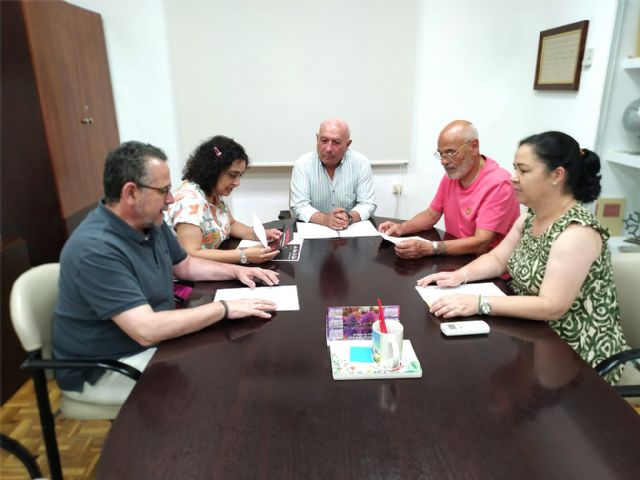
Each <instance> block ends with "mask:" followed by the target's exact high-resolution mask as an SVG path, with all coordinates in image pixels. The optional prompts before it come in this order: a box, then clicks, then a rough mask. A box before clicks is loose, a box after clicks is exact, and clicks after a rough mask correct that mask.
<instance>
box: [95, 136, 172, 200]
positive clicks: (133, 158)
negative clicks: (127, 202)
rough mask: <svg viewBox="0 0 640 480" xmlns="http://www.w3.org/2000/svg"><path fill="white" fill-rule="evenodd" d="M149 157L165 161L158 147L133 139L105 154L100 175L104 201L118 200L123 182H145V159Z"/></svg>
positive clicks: (165, 157)
mask: <svg viewBox="0 0 640 480" xmlns="http://www.w3.org/2000/svg"><path fill="white" fill-rule="evenodd" d="M150 158H157V159H159V160H162V161H164V162H166V161H167V156H166V155H165V153H164V152H163V151H162V150H160V149H159V148H158V147H154V146H153V145H151V144H149V143H142V142H135V141H131V142H124V143H122V144H120V146H118V147H116V148H114V149H113V150H111V151H110V152H109V153H108V154H107V158H106V160H105V162H104V172H103V175H102V185H103V187H104V198H105V201H106V203H108V204H111V203H117V202H119V201H120V193H121V192H122V187H123V186H124V184H125V183H127V182H133V183H135V184H139V183H146V182H145V180H147V178H146V177H147V161H148V160H149V159H150Z"/></svg>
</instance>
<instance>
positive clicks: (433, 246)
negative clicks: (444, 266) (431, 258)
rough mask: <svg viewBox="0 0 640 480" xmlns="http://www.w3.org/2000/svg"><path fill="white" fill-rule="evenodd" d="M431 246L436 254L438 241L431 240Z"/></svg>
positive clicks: (438, 249)
mask: <svg viewBox="0 0 640 480" xmlns="http://www.w3.org/2000/svg"><path fill="white" fill-rule="evenodd" d="M431 248H433V254H434V255H438V254H439V253H440V248H439V245H438V242H431Z"/></svg>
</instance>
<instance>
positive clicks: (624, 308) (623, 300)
mask: <svg viewBox="0 0 640 480" xmlns="http://www.w3.org/2000/svg"><path fill="white" fill-rule="evenodd" d="M611 261H612V264H613V276H614V280H615V283H616V290H617V292H618V301H619V302H620V323H621V324H622V330H623V331H624V335H625V337H626V339H627V342H628V343H629V345H630V346H631V347H632V349H631V350H627V351H625V352H619V353H616V354H614V355H611V356H610V357H609V358H606V359H605V360H603V361H602V362H600V363H599V364H598V365H597V366H596V368H595V370H596V372H598V374H600V375H606V374H607V373H609V372H610V371H611V370H613V369H614V368H616V367H617V366H618V365H622V364H624V363H627V362H629V364H628V365H627V366H626V367H625V369H624V371H623V374H622V378H621V379H620V381H619V382H618V383H617V384H616V385H614V387H613V388H614V389H615V390H616V391H617V392H618V393H619V394H620V395H621V396H623V397H625V398H627V399H628V400H629V403H632V404H634V405H640V371H639V370H638V368H637V367H636V368H634V365H633V363H634V362H635V364H636V365H640V363H639V362H640V296H639V295H638V285H640V253H619V254H616V255H613V256H612V258H611Z"/></svg>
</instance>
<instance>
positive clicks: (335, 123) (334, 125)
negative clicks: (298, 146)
mask: <svg viewBox="0 0 640 480" xmlns="http://www.w3.org/2000/svg"><path fill="white" fill-rule="evenodd" d="M323 131H334V132H340V133H342V134H343V136H344V138H346V140H347V141H349V140H350V139H351V129H350V128H349V125H348V124H347V122H345V121H344V120H342V119H340V118H328V119H326V120H325V121H323V122H322V123H321V124H320V130H318V135H321V134H322V132H323Z"/></svg>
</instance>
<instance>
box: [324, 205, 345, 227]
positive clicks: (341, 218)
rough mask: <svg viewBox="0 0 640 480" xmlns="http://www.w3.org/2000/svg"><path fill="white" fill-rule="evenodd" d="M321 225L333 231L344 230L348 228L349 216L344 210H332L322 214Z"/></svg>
mask: <svg viewBox="0 0 640 480" xmlns="http://www.w3.org/2000/svg"><path fill="white" fill-rule="evenodd" d="M323 224H324V226H325V227H329V228H331V229H333V230H344V229H346V228H347V227H348V226H349V216H348V215H347V212H346V211H345V209H344V208H334V209H333V210H331V211H330V212H328V213H325V214H324V221H323Z"/></svg>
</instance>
